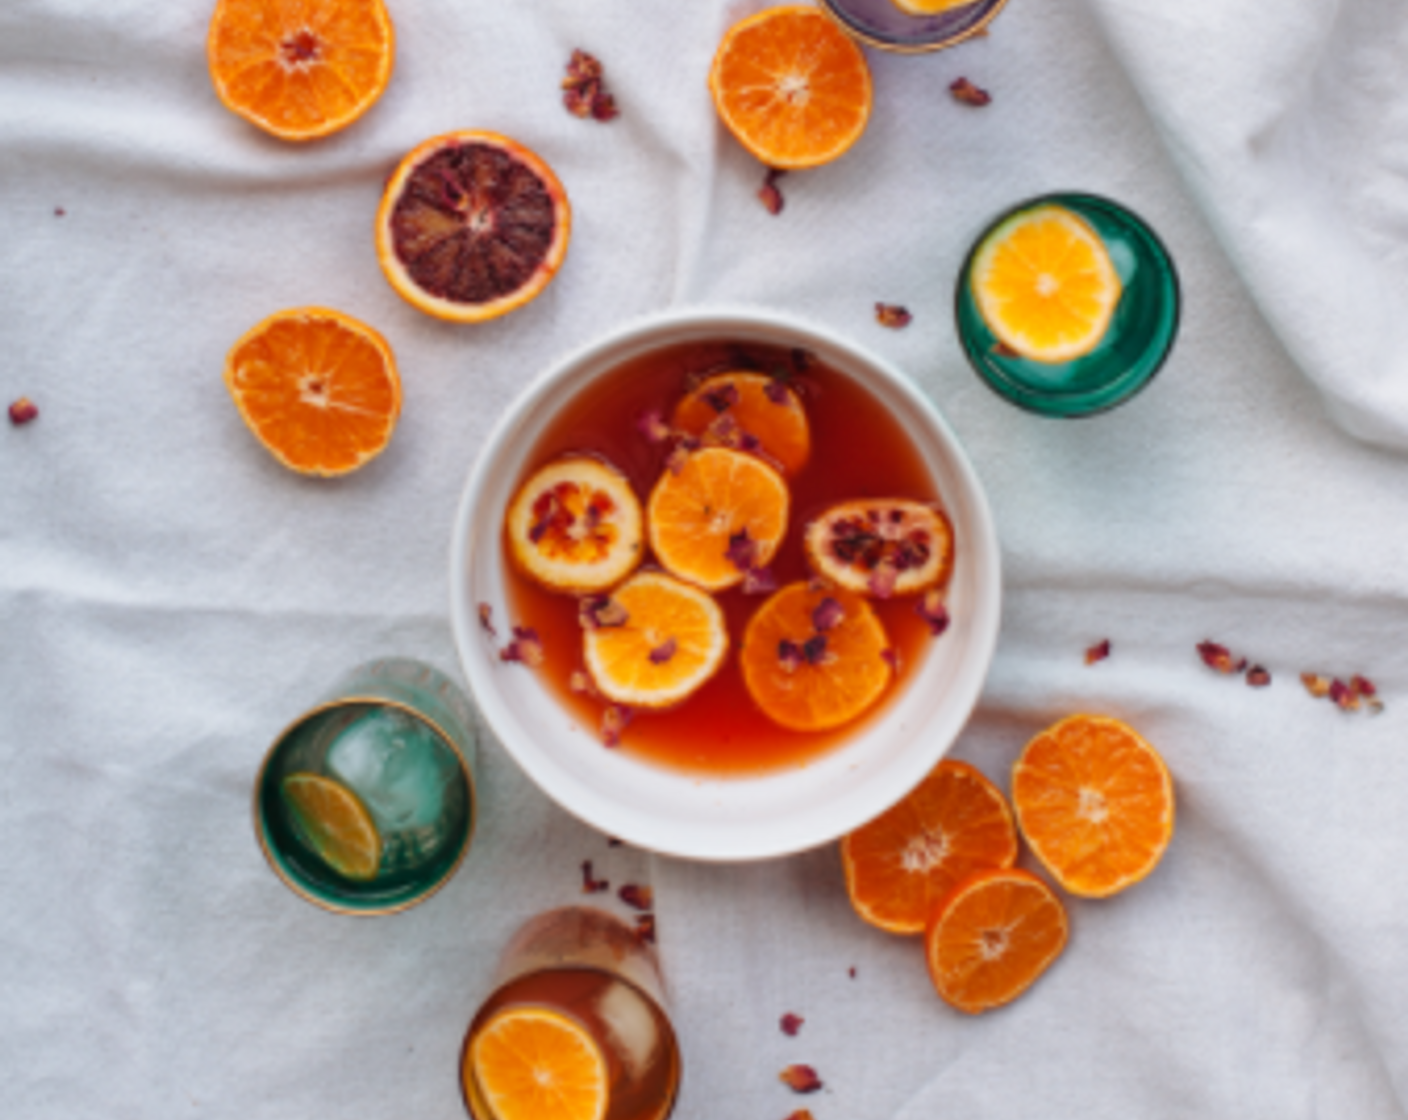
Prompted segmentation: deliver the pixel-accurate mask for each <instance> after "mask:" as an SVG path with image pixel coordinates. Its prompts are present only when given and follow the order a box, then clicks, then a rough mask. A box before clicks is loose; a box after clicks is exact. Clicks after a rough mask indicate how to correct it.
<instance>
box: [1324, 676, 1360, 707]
mask: <svg viewBox="0 0 1408 1120" xmlns="http://www.w3.org/2000/svg"><path fill="white" fill-rule="evenodd" d="M1330 699H1331V700H1333V701H1334V702H1335V704H1337V705H1338V706H1339V707H1340V708H1342V709H1343V710H1345V711H1346V712H1357V711H1358V710H1359V697H1358V696H1356V695H1355V694H1354V692H1353V690H1351V689H1350V687H1349V685H1347V684H1345V683H1344V681H1342V680H1339V679H1338V678H1336V679H1335V680H1332V681H1331V682H1330Z"/></svg>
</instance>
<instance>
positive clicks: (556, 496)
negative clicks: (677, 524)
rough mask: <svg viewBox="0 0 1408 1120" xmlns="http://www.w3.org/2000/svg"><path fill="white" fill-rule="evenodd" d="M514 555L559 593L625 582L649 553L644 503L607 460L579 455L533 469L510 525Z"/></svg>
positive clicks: (507, 524)
mask: <svg viewBox="0 0 1408 1120" xmlns="http://www.w3.org/2000/svg"><path fill="white" fill-rule="evenodd" d="M505 529H506V532H507V534H508V543H509V551H510V552H511V553H512V555H513V558H514V559H515V560H516V561H518V564H519V566H520V567H521V568H522V569H523V570H524V571H525V572H526V573H527V574H528V575H530V576H531V577H532V578H533V579H535V580H537V581H538V582H539V583H541V584H543V585H544V586H545V587H550V588H552V589H553V590H554V591H601V590H604V589H605V588H608V587H610V586H612V585H613V584H615V583H619V582H620V581H621V580H623V579H625V578H626V576H628V575H629V574H630V573H631V572H632V571H634V570H635V567H636V565H637V564H639V563H640V560H641V554H642V552H643V551H644V543H645V542H644V535H645V530H644V527H643V525H642V523H641V511H640V501H639V500H638V499H637V498H636V495H635V491H634V490H632V489H631V484H630V483H629V482H628V481H626V477H625V476H624V475H623V474H621V472H620V471H618V470H617V469H616V468H615V467H613V466H612V465H611V464H610V463H607V462H604V461H603V460H601V459H590V458H586V457H585V456H576V457H573V458H571V459H560V460H558V461H557V462H555V463H549V464H548V465H547V466H545V467H542V468H540V469H539V470H537V471H535V472H534V473H533V475H532V476H531V477H530V478H529V479H528V481H527V482H525V483H524V484H523V485H522V486H520V487H519V488H518V493H517V494H516V495H515V496H514V499H513V501H512V502H511V503H510V504H509V507H508V516H507V518H506V519H505Z"/></svg>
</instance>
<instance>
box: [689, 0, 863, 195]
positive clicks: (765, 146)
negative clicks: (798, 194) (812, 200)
mask: <svg viewBox="0 0 1408 1120" xmlns="http://www.w3.org/2000/svg"><path fill="white" fill-rule="evenodd" d="M709 90H710V92H711V93H712V94H713V97H714V106H715V108H716V109H718V112H719V116H720V118H722V120H723V122H724V124H725V125H727V126H728V130H729V131H730V132H732V133H733V134H734V136H736V137H737V138H738V142H739V143H740V144H742V145H743V146H744V147H745V148H747V149H748V150H749V151H750V152H752V153H753V155H755V156H757V157H758V159H760V160H762V161H763V162H764V163H765V164H767V165H768V166H769V167H777V168H791V169H796V168H803V167H816V166H818V165H820V164H823V163H829V162H831V161H832V160H834V159H837V158H838V157H840V156H842V155H844V154H845V153H846V152H847V151H848V150H849V149H850V148H851V146H852V145H854V144H855V142H856V141H857V140H859V139H860V136H861V133H863V132H864V131H865V126H866V123H867V122H868V121H869V120H870V106H871V103H872V101H873V100H874V93H873V92H872V89H871V84H870V68H869V67H868V66H867V65H866V63H865V55H863V54H862V53H861V50H860V48H859V47H857V46H856V45H855V43H853V42H851V40H850V39H849V38H848V37H847V36H846V34H845V32H843V31H842V30H841V29H840V27H838V26H837V25H836V23H835V21H834V20H832V19H831V18H830V17H828V16H826V15H825V14H824V13H823V12H822V11H821V10H820V9H818V8H814V7H811V6H810V5H807V4H791V5H787V6H785V7H780V8H768V9H767V10H765V11H762V12H759V13H757V14H756V15H753V16H749V17H748V18H747V19H744V20H741V21H740V22H738V23H736V24H734V25H733V26H732V27H731V28H729V30H728V32H727V33H726V34H725V35H724V38H723V42H721V43H720V44H719V49H718V52H717V53H716V54H715V55H714V65H713V68H712V69H711V70H710V71H709Z"/></svg>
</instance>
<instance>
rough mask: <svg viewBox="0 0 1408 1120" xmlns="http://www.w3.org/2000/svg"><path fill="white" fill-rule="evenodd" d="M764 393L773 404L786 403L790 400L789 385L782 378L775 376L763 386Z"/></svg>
mask: <svg viewBox="0 0 1408 1120" xmlns="http://www.w3.org/2000/svg"><path fill="white" fill-rule="evenodd" d="M763 395H764V396H766V397H767V398H768V400H770V401H772V403H773V404H786V403H787V400H788V394H787V386H786V384H785V383H784V382H782V381H781V380H780V379H778V378H776V377H774V378H773V379H772V380H771V381H769V382H768V383H767V384H766V385H764V386H763Z"/></svg>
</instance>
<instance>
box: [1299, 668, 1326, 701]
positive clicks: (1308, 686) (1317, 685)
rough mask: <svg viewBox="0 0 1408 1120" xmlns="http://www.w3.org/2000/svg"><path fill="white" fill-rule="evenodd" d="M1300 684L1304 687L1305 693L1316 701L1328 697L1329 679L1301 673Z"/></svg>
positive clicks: (1318, 675) (1316, 674) (1314, 674)
mask: <svg viewBox="0 0 1408 1120" xmlns="http://www.w3.org/2000/svg"><path fill="white" fill-rule="evenodd" d="M1300 683H1301V684H1303V685H1305V691H1306V692H1308V693H1310V695H1311V696H1314V697H1315V698H1316V699H1317V700H1319V699H1321V698H1322V697H1325V696H1328V695H1330V678H1329V677H1322V676H1321V675H1320V674H1319V673H1302V674H1301V675H1300Z"/></svg>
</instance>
